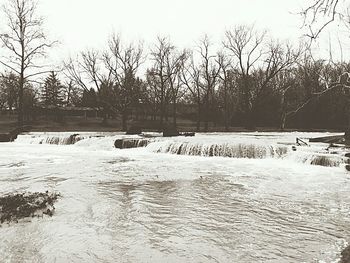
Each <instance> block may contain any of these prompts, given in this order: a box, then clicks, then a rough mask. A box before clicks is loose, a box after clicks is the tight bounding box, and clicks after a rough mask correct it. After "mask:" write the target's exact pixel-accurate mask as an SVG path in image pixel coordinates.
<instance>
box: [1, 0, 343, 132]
mask: <svg viewBox="0 0 350 263" xmlns="http://www.w3.org/2000/svg"><path fill="white" fill-rule="evenodd" d="M14 3H15V4H14V6H15V7H20V8H22V9H24V8H29V9H28V10H27V11H26V12H24V14H23V17H24V18H23V20H22V22H24V25H22V26H21V16H18V15H17V13H16V12H17V11H18V10H21V9H13V12H14V13H11V12H8V16H7V19H8V21H7V22H8V23H9V33H5V34H0V39H1V40H2V44H3V48H4V49H7V51H8V52H7V53H5V54H8V55H6V56H4V59H3V57H0V63H1V64H2V65H3V66H4V68H5V71H4V72H2V74H1V77H0V109H2V110H3V111H6V112H8V113H10V114H11V113H13V114H14V113H17V114H18V115H21V114H22V116H20V117H19V122H23V121H32V120H33V119H35V118H36V117H37V116H36V112H38V109H41V111H44V112H45V110H46V111H47V110H48V109H50V110H54V109H60V110H63V111H64V109H72V108H77V109H79V108H84V109H86V108H89V109H94V110H95V111H96V112H97V113H98V114H97V115H98V116H99V117H100V118H101V120H102V123H103V124H108V121H109V120H110V119H118V120H120V124H121V129H123V130H127V129H128V128H129V127H130V125H134V124H135V123H138V125H140V126H149V127H154V128H157V129H162V128H164V127H169V126H174V127H177V126H179V125H182V124H183V123H184V122H191V123H192V125H193V126H194V127H195V129H196V130H198V131H199V130H202V131H208V130H210V129H212V127H217V128H218V129H223V130H230V128H231V127H233V126H240V127H247V128H252V129H253V128H255V127H258V126H264V127H279V128H280V129H285V128H338V129H342V128H344V127H346V126H347V125H348V119H349V116H350V108H349V106H350V103H349V99H350V95H349V89H348V88H349V81H350V79H349V75H348V74H346V72H349V71H350V69H349V68H350V63H348V62H339V63H338V62H332V61H327V60H322V59H315V58H314V57H313V56H312V54H311V52H310V50H309V49H308V48H306V46H307V45H305V44H303V43H301V44H299V45H292V44H290V43H288V42H285V41H282V40H278V39H273V38H272V37H271V36H270V35H269V34H268V33H267V32H265V31H259V30H257V29H256V28H254V27H253V26H247V25H238V26H234V27H233V28H231V29H230V30H227V31H226V32H225V33H224V34H223V37H222V42H221V43H213V42H212V41H211V39H210V37H208V36H206V35H205V36H203V37H202V38H201V39H199V40H198V41H196V43H195V44H194V47H193V48H191V49H189V48H188V49H182V48H180V47H177V46H176V45H175V44H174V43H172V41H171V40H170V39H169V38H168V37H158V38H157V39H156V40H155V41H154V43H153V44H150V45H147V47H146V45H145V44H144V43H143V42H138V43H136V42H134V43H127V42H125V41H123V39H122V38H121V36H119V35H116V34H112V35H111V36H110V38H109V39H108V40H106V47H105V48H104V49H103V50H96V49H87V50H84V51H82V52H81V53H80V54H78V55H77V56H76V57H73V58H70V59H67V60H66V61H65V62H64V67H63V69H61V70H57V71H56V70H51V69H49V70H48V69H47V68H45V67H42V66H40V64H39V63H38V62H35V61H36V60H34V59H35V58H37V57H40V56H42V55H44V54H45V51H46V50H48V48H50V47H51V46H52V45H53V44H54V42H47V40H46V37H44V36H45V35H44V34H43V33H42V31H41V26H42V20H41V19H38V20H37V19H36V18H34V17H35V16H34V14H35V13H34V11H35V7H36V6H35V5H34V2H31V1H25V2H24V0H17V1H14ZM27 4H28V5H29V7H27ZM31 5H32V6H31ZM11 7H12V5H9V8H11ZM313 8H317V6H314V7H313ZM24 10H25V9H24ZM306 11H307V12H311V11H317V9H316V10H313V9H308V10H306ZM28 14H30V15H29V17H26V15H28ZM30 19H33V21H32V24H30V28H31V30H34V29H35V30H34V31H31V30H29V31H26V30H24V27H25V25H26V23H28V21H30ZM18 25H20V26H19V27H18ZM27 26H28V25H27ZM21 30H22V31H21ZM23 30H24V31H23ZM21 32H22V33H23V32H24V33H25V34H21ZM29 32H32V33H31V34H30V33H29ZM39 61H40V60H39ZM57 112H58V111H57ZM58 119H59V118H58Z"/></svg>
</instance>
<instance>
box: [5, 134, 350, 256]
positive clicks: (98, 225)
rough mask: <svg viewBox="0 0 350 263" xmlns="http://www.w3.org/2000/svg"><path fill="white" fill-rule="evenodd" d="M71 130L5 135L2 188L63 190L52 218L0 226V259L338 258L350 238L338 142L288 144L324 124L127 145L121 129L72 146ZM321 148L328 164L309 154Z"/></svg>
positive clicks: (347, 180)
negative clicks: (122, 144)
mask: <svg viewBox="0 0 350 263" xmlns="http://www.w3.org/2000/svg"><path fill="white" fill-rule="evenodd" d="M70 134H72V133H57V134H55V133H46V134H45V133H31V134H27V135H20V136H19V138H18V139H17V140H16V141H15V142H13V143H0V195H4V194H8V193H13V192H26V191H30V192H32V191H46V190H49V191H51V192H59V193H60V194H61V197H60V199H59V200H58V202H57V203H56V204H55V207H56V210H55V214H54V215H53V216H52V217H48V216H45V217H43V218H33V219H31V220H30V221H29V220H23V221H20V222H19V223H10V224H3V225H2V226H1V227H0V237H1V239H0V261H1V262H337V261H338V259H339V257H340V252H341V250H342V249H343V248H344V247H345V246H347V245H348V242H349V240H350V194H349V193H350V173H349V172H346V170H345V168H344V166H345V162H346V160H345V158H344V157H343V155H344V154H343V152H342V151H343V150H341V149H340V150H339V149H335V150H334V152H330V151H327V150H326V148H327V145H323V144H314V145H312V146H311V147H308V146H300V147H297V150H296V151H293V150H292V143H294V142H295V139H296V138H297V137H298V138H304V139H305V140H307V138H310V137H317V136H320V135H324V134H317V133H231V134H223V133H213V134H198V135H196V136H195V137H193V138H184V137H179V138H172V139H171V138H170V139H169V138H153V139H151V140H153V141H151V143H149V144H148V145H147V146H146V147H142V148H135V149H123V150H121V149H116V148H114V141H115V140H116V139H117V138H122V137H125V136H123V135H121V134H99V136H97V134H95V133H85V134H82V135H81V138H79V141H78V140H77V141H76V142H75V144H73V145H65V142H66V141H67V137H69V135H70ZM133 138H138V136H134V137H133ZM50 143H54V144H50ZM56 144H58V145H56ZM214 146H215V147H214ZM174 153H175V154H174ZM320 155H321V156H323V157H324V158H326V159H327V160H328V159H329V160H331V162H330V165H329V166H331V167H324V166H319V165H312V164H315V162H314V160H315V158H316V157H317V156H318V157H319V156H320ZM210 156H211V157H210ZM233 157H235V158H233Z"/></svg>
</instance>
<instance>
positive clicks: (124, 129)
mask: <svg viewBox="0 0 350 263" xmlns="http://www.w3.org/2000/svg"><path fill="white" fill-rule="evenodd" d="M127 121H128V114H127V113H126V112H123V114H122V130H123V131H127V130H128V126H127Z"/></svg>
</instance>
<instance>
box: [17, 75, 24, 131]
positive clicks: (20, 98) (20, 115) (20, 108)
mask: <svg viewBox="0 0 350 263" xmlns="http://www.w3.org/2000/svg"><path fill="white" fill-rule="evenodd" d="M23 89H24V73H23V71H21V74H20V78H19V91H18V127H22V126H23Z"/></svg>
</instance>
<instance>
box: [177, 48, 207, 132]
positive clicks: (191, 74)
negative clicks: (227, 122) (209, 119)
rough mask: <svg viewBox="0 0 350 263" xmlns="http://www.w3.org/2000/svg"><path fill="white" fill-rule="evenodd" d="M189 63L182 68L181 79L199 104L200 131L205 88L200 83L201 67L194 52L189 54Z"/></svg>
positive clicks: (198, 127) (198, 129)
mask: <svg viewBox="0 0 350 263" xmlns="http://www.w3.org/2000/svg"><path fill="white" fill-rule="evenodd" d="M189 55H190V56H189V58H190V59H189V60H188V62H189V63H186V64H185V65H184V66H183V67H182V70H181V75H180V79H181V82H182V83H183V85H184V86H185V87H186V89H187V90H188V91H189V93H190V96H191V97H192V100H193V101H194V102H195V104H196V106H197V122H196V131H200V127H201V117H202V116H201V115H202V114H201V112H202V98H203V89H202V86H201V83H200V80H201V77H200V69H199V67H198V66H197V65H196V64H195V62H194V57H193V53H191V54H189Z"/></svg>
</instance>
